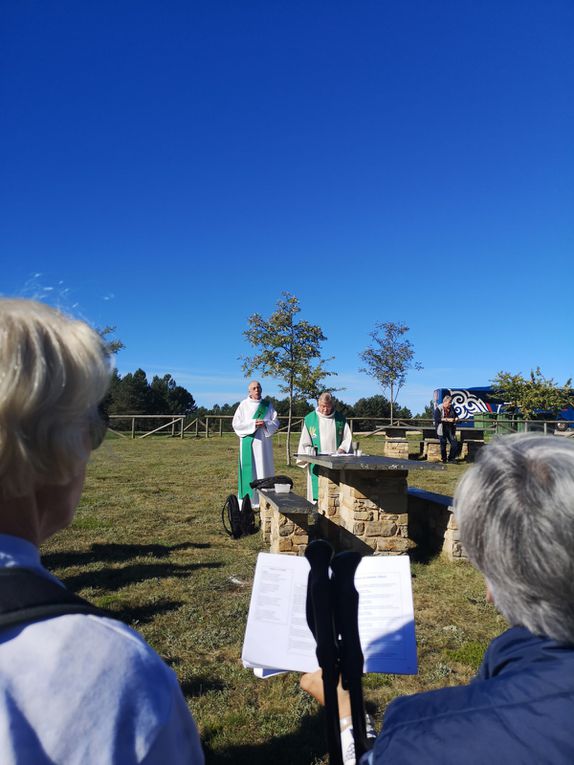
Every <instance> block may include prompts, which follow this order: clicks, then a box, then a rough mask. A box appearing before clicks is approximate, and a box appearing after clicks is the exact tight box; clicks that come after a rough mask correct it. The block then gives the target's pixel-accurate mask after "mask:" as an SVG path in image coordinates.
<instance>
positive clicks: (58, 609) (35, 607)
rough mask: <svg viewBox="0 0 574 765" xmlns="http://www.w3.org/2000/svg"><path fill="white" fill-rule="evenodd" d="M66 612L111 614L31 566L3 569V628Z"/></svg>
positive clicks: (0, 571)
mask: <svg viewBox="0 0 574 765" xmlns="http://www.w3.org/2000/svg"><path fill="white" fill-rule="evenodd" d="M63 614H95V615H97V616H109V615H110V614H107V613H106V612H105V611H103V610H102V609H100V608H96V607H95V606H92V604H91V603H88V601H87V600H84V599H83V598H81V597H80V596H79V595H74V593H73V592H70V591H69V590H67V589H66V588H65V587H62V585H60V584H58V583H57V582H54V581H52V580H51V579H48V578H47V577H45V576H42V574H37V573H35V572H34V571H32V570H31V569H27V568H18V567H13V568H0V630H3V629H7V628H8V627H15V626H17V625H19V624H23V623H25V622H36V621H39V620H40V619H50V618H52V617H55V616H62V615H63Z"/></svg>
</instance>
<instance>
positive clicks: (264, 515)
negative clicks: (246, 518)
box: [259, 492, 314, 555]
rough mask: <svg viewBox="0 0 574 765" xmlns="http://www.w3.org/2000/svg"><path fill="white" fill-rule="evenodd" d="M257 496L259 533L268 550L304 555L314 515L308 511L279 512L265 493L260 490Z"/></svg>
mask: <svg viewBox="0 0 574 765" xmlns="http://www.w3.org/2000/svg"><path fill="white" fill-rule="evenodd" d="M259 497H260V504H259V513H260V517H261V535H262V537H263V541H264V542H265V543H266V544H268V545H269V552H272V553H286V554H287V555H304V554H305V548H306V547H307V545H308V544H309V533H310V530H311V529H312V528H313V524H314V517H313V516H312V515H309V513H296V512H289V513H285V514H284V513H281V512H280V511H279V510H277V509H276V508H275V507H274V506H273V504H272V503H271V502H270V501H269V498H268V497H267V496H266V495H265V494H263V493H262V492H260V493H259Z"/></svg>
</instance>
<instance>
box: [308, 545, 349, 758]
mask: <svg viewBox="0 0 574 765" xmlns="http://www.w3.org/2000/svg"><path fill="white" fill-rule="evenodd" d="M305 557H306V558H307V560H308V561H309V565H310V567H311V568H310V571H309V579H308V583H307V601H306V611H307V623H308V625H309V629H310V630H311V632H312V633H313V635H314V637H315V641H316V643H317V650H316V653H317V661H318V662H319V666H320V667H321V669H322V670H323V693H324V696H325V725H326V733H327V747H328V749H329V763H330V765H343V755H342V751H341V736H340V725H339V702H338V699H337V685H338V683H339V656H338V650H337V641H336V636H335V628H334V617H333V598H332V592H331V580H330V576H329V564H330V562H331V558H332V557H333V548H332V547H331V545H330V544H329V543H328V542H326V541H325V540H323V539H318V540H316V541H314V542H311V543H310V544H309V545H307V549H306V550H305Z"/></svg>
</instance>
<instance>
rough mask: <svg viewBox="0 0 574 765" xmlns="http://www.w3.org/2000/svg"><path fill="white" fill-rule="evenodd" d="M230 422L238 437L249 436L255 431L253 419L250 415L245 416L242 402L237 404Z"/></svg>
mask: <svg viewBox="0 0 574 765" xmlns="http://www.w3.org/2000/svg"><path fill="white" fill-rule="evenodd" d="M231 424H232V426H233V430H234V431H235V433H236V434H237V435H238V436H239V438H243V436H251V435H253V433H255V431H256V427H255V420H254V419H253V418H252V417H247V416H246V415H245V411H244V407H243V404H239V406H238V407H237V410H236V412H235V414H234V415H233V420H232V421H231Z"/></svg>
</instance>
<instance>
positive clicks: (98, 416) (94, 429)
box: [88, 405, 110, 451]
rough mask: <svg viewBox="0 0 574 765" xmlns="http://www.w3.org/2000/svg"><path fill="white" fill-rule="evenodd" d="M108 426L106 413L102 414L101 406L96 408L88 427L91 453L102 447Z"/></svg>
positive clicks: (108, 421) (108, 419)
mask: <svg viewBox="0 0 574 765" xmlns="http://www.w3.org/2000/svg"><path fill="white" fill-rule="evenodd" d="M109 424H110V418H109V416H108V414H107V412H104V410H103V408H102V406H101V405H100V406H98V411H97V412H96V413H95V415H94V416H93V417H92V418H91V419H90V423H89V426H88V432H89V434H90V446H91V447H92V451H94V450H95V449H97V448H98V447H99V446H101V445H102V442H103V440H104V438H105V437H106V433H107V430H108V426H109Z"/></svg>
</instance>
